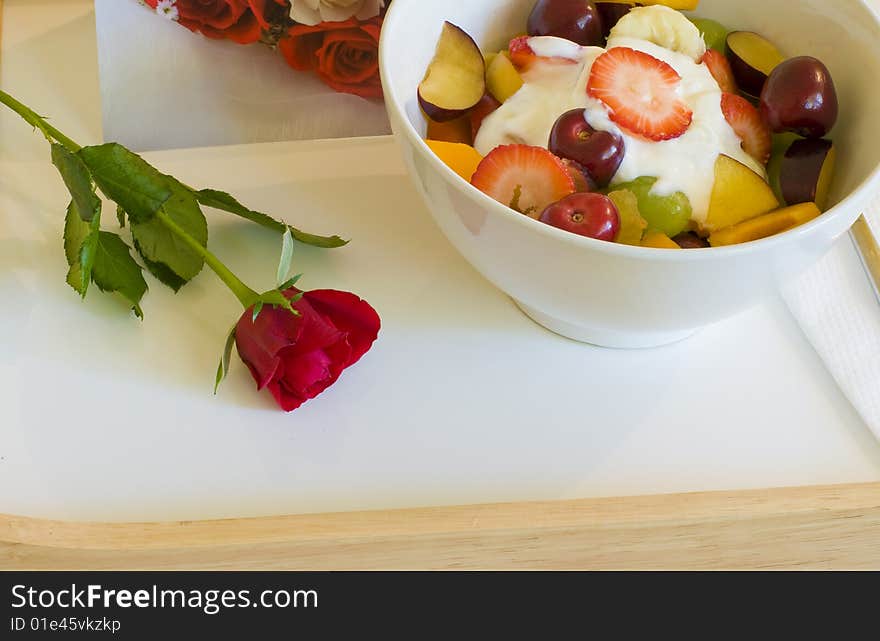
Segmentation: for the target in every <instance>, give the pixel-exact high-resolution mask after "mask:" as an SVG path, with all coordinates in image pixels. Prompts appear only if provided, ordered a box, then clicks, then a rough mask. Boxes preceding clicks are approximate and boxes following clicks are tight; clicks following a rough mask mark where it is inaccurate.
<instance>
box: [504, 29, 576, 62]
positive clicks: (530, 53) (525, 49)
mask: <svg viewBox="0 0 880 641" xmlns="http://www.w3.org/2000/svg"><path fill="white" fill-rule="evenodd" d="M572 44H573V43H572ZM507 55H508V56H509V57H510V61H511V62H512V63H513V64H514V66H515V67H516V68H517V69H518V70H519V71H528V70H529V68H531V66H532V65H534V64H535V63H536V62H538V61H541V62H549V63H552V64H560V65H576V64H578V61H577V60H574V59H572V58H562V57H553V58H548V57H546V56H539V55H538V54H536V53H535V52H534V50H532V48H531V47H530V46H529V36H519V37H517V38H514V39H513V40H511V41H510V44H509V45H508V46H507Z"/></svg>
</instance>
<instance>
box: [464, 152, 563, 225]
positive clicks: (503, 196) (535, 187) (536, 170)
mask: <svg viewBox="0 0 880 641" xmlns="http://www.w3.org/2000/svg"><path fill="white" fill-rule="evenodd" d="M471 184H472V185H473V186H474V187H476V188H477V189H479V190H480V191H482V192H483V193H485V194H487V195H489V196H491V197H492V198H494V199H495V200H497V201H498V202H500V203H501V204H503V205H507V206H508V207H510V208H511V209H515V210H516V211H518V212H520V213H523V214H526V215H527V216H529V217H531V218H536V219H537V218H538V217H539V216H540V215H541V214H542V213H543V212H544V210H545V209H546V208H547V207H548V206H549V205H552V204H553V203H555V202H556V201H557V200H561V199H562V198H565V197H566V196H568V195H569V194H573V193H574V190H575V184H574V180H573V179H572V177H571V175H570V174H569V172H568V169H567V168H566V166H565V164H564V163H563V162H562V161H561V160H560V159H559V158H557V157H556V156H554V155H553V154H551V153H550V152H549V151H547V150H546V149H544V148H543V147H530V146H528V145H502V146H501V147H496V148H495V149H493V150H492V151H491V152H489V155H488V156H486V157H485V158H483V162H481V163H480V165H479V166H478V167H477V171H476V172H474V175H473V178H471Z"/></svg>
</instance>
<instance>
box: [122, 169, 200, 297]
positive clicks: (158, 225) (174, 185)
mask: <svg viewBox="0 0 880 641" xmlns="http://www.w3.org/2000/svg"><path fill="white" fill-rule="evenodd" d="M164 178H165V180H166V182H167V184H168V185H169V186H170V187H171V190H172V196H171V197H170V198H169V199H168V200H167V201H166V202H165V203H164V204H163V205H162V207H161V210H162V211H163V212H164V213H166V214H167V215H168V217H169V218H171V219H172V220H173V221H174V222H175V223H176V224H177V225H179V226H180V227H181V228H182V229H183V230H184V231H186V232H187V233H188V234H189V235H190V236H192V237H193V238H195V239H196V240H197V241H198V242H199V243H201V244H202V245H203V246H206V245H207V243H208V223H207V221H206V220H205V215H204V214H203V213H202V210H201V209H200V208H199V203H198V201H196V198H195V196H194V195H193V194H192V192H191V191H190V190H189V189H187V188H186V187H185V186H183V185H182V184H181V183H180V182H178V181H177V180H176V179H174V178H172V177H171V176H164ZM130 222H131V235H132V238H134V244H135V248H136V249H137V251H138V253H139V254H140V255H141V257H142V258H143V259H144V262H145V264H146V265H147V268H148V269H149V270H150V272H151V273H152V274H153V275H154V276H156V278H158V279H159V280H160V281H161V282H162V283H164V284H165V285H167V286H168V287H170V288H171V289H173V290H174V291H178V290H179V289H180V288H181V287H183V286H184V285H185V284H186V283H188V282H189V281H190V280H192V279H193V278H195V277H196V276H197V275H198V274H199V272H201V271H202V267H204V265H205V259H204V257H202V256H201V255H199V254H198V253H197V252H196V251H194V250H193V249H192V248H191V247H189V246H188V245H187V244H186V243H185V242H184V241H183V240H181V239H180V237H179V236H178V235H177V234H175V233H173V232H172V231H171V230H170V229H168V227H167V226H166V225H165V224H164V223H162V221H161V220H160V219H158V218H153V219H152V220H149V221H147V222H140V221H135V220H134V219H133V218H131V220H130Z"/></svg>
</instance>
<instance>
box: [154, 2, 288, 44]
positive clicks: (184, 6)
mask: <svg viewBox="0 0 880 641" xmlns="http://www.w3.org/2000/svg"><path fill="white" fill-rule="evenodd" d="M146 2H147V4H148V5H149V6H151V7H153V8H154V9H155V8H156V6H157V5H158V4H159V0H146ZM272 5H279V6H287V5H286V3H285V0H177V2H175V3H174V8H175V9H176V10H177V21H178V22H180V24H182V25H183V26H184V27H186V28H187V29H189V30H190V31H195V32H198V33H201V34H203V35H205V36H207V37H208V38H215V39H219V40H222V39H229V40H234V41H235V42H238V43H241V44H250V43H252V42H256V41H258V40H259V39H260V36H261V35H262V33H263V29H267V28H268V27H269V20H268V17H267V12H269V11H270V10H271V9H272V8H273V7H272Z"/></svg>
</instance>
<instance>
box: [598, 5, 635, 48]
mask: <svg viewBox="0 0 880 641" xmlns="http://www.w3.org/2000/svg"><path fill="white" fill-rule="evenodd" d="M636 6H637V5H636V3H634V2H633V3H631V4H630V3H625V2H597V3H596V8H597V9H598V10H599V18H600V19H601V20H602V36H603V37H604V38H606V39H607V38H608V36H609V34H610V33H611V30H612V29H613V28H614V25H616V24H617V23H618V22H619V21H620V19H621V18H622V17H623V16H625V15H626V14H628V13H629V12H630V11H632V10H633V9H634V8H635V7H636Z"/></svg>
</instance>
